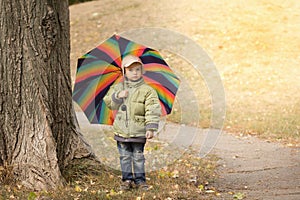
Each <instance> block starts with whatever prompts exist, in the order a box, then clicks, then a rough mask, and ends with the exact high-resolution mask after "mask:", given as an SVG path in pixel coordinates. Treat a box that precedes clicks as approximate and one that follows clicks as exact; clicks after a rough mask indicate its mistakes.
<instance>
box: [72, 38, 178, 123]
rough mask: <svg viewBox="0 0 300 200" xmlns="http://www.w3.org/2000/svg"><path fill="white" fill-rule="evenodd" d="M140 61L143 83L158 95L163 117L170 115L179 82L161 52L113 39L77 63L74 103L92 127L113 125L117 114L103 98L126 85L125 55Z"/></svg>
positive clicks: (124, 40) (123, 40) (122, 39)
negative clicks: (124, 76)
mask: <svg viewBox="0 0 300 200" xmlns="http://www.w3.org/2000/svg"><path fill="white" fill-rule="evenodd" d="M128 54H133V55H135V56H138V57H140V59H141V60H142V62H143V64H144V70H145V73H144V74H143V77H144V80H145V82H146V83H147V84H149V85H150V86H152V87H153V88H154V89H155V90H156V91H157V94H158V97H159V100H160V103H161V107H162V115H167V114H169V113H171V110H172V106H173V102H174V99H175V94H176V92H177V90H178V86H179V82H180V80H179V79H178V77H177V76H176V75H175V74H174V73H173V71H172V70H171V69H170V67H169V66H168V65H167V63H166V62H165V61H164V60H163V58H162V57H161V55H160V54H159V52H158V51H156V50H154V49H151V48H148V47H145V46H143V45H140V44H137V43H135V42H133V41H130V40H128V39H125V38H123V37H121V36H118V35H113V36H112V37H110V38H109V39H107V40H106V41H104V42H103V43H101V44H100V45H99V46H97V47H96V48H95V49H93V50H91V51H89V52H88V53H86V54H85V55H83V56H82V57H80V58H79V59H78V64H77V73H76V80H75V86H74V91H73V100H74V101H75V102H77V104H78V105H79V106H80V107H81V109H82V110H83V111H84V113H85V115H86V116H87V118H88V119H89V121H90V122H91V123H92V124H112V123H113V121H114V116H115V112H116V111H112V110H110V109H109V108H108V107H107V106H106V105H105V103H104V101H103V98H104V96H105V95H106V93H107V92H108V90H109V88H110V87H111V86H112V85H113V84H116V83H118V82H120V81H123V75H122V69H121V63H122V58H123V57H124V56H125V55H128Z"/></svg>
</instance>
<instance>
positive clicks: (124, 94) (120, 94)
mask: <svg viewBox="0 0 300 200" xmlns="http://www.w3.org/2000/svg"><path fill="white" fill-rule="evenodd" d="M127 96H128V90H122V91H121V92H119V94H118V96H117V97H118V98H119V99H122V98H126V97H127Z"/></svg>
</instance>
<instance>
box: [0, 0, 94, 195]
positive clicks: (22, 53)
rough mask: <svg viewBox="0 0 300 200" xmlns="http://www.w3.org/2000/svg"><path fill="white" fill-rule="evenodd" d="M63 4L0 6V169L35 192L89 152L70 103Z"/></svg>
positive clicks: (57, 0)
mask: <svg viewBox="0 0 300 200" xmlns="http://www.w3.org/2000/svg"><path fill="white" fill-rule="evenodd" d="M69 29H70V27H69V10H68V1H67V0H45V1H39V0H30V1H16V0H0V80H1V83H0V165H8V166H12V167H13V172H14V175H15V179H16V180H17V181H20V182H22V183H23V185H25V186H26V187H28V188H30V189H35V190H45V189H46V190H48V189H53V188H56V187H57V186H62V185H63V183H64V182H63V177H62V175H61V171H62V170H63V169H64V167H65V166H66V165H67V164H68V163H69V161H70V160H72V159H74V158H77V157H78V158H79V157H88V156H90V155H91V150H90V148H89V146H88V144H86V143H85V142H84V140H83V138H82V136H81V134H80V132H79V131H78V123H77V121H76V117H75V114H74V109H73V106H72V97H71V93H72V91H71V79H70V67H69V66H70V58H69V55H70V36H69V32H70V30H69Z"/></svg>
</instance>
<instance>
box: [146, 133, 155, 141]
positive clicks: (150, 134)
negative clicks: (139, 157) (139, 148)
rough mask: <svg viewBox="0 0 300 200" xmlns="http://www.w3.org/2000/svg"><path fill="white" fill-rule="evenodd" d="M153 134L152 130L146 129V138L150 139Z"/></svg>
mask: <svg viewBox="0 0 300 200" xmlns="http://www.w3.org/2000/svg"><path fill="white" fill-rule="evenodd" d="M153 136H154V133H153V131H146V138H147V139H151V138H153Z"/></svg>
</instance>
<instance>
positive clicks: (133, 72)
mask: <svg viewBox="0 0 300 200" xmlns="http://www.w3.org/2000/svg"><path fill="white" fill-rule="evenodd" d="M125 74H126V77H127V78H128V79H129V80H131V81H137V80H139V79H140V78H141V77H142V65H141V64H140V63H133V64H132V65H130V66H129V67H126V68H125Z"/></svg>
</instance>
